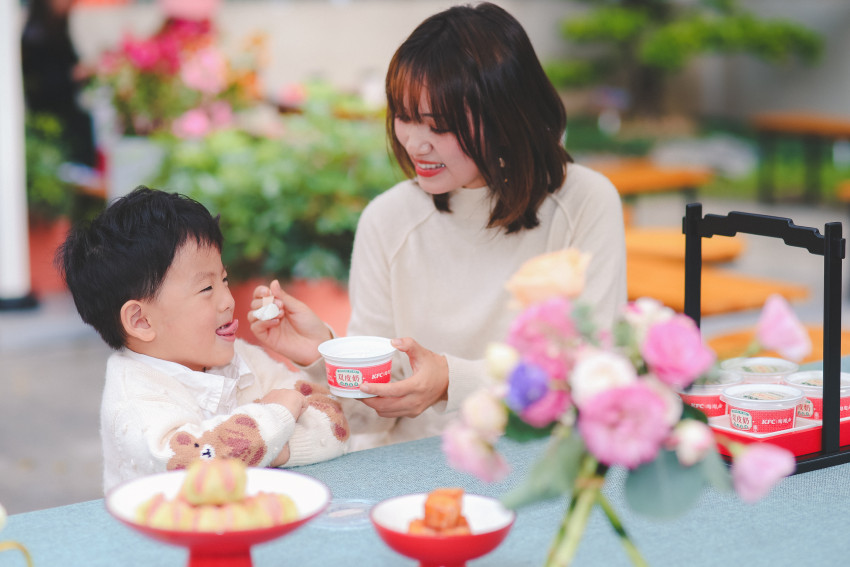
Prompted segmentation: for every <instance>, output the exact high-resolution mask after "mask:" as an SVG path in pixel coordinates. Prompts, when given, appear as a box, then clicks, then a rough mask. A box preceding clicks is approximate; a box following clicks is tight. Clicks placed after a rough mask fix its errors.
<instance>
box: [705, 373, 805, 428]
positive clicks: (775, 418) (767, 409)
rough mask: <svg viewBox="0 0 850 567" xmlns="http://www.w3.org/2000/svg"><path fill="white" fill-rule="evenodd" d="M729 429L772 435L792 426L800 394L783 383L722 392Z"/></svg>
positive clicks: (801, 398) (727, 389)
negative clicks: (726, 408) (726, 409)
mask: <svg viewBox="0 0 850 567" xmlns="http://www.w3.org/2000/svg"><path fill="white" fill-rule="evenodd" d="M721 398H722V399H723V401H725V402H726V405H727V407H728V410H729V411H728V414H729V424H730V425H731V427H732V429H737V430H738V431H747V432H750V433H773V432H774V431H782V430H784V429H791V428H792V427H794V424H795V423H796V421H795V418H796V417H797V404H799V403H800V402H801V401H802V400H803V392H802V391H800V390H799V389H798V388H792V387H791V386H786V385H784V384H738V385H737V386H730V387H728V388H726V389H725V390H723V394H722V395H721Z"/></svg>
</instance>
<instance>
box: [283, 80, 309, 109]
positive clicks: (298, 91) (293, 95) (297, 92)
mask: <svg viewBox="0 0 850 567" xmlns="http://www.w3.org/2000/svg"><path fill="white" fill-rule="evenodd" d="M305 100H307V89H306V88H304V85H302V84H299V83H293V84H289V85H284V86H283V87H281V89H280V90H279V91H278V93H277V102H278V104H280V105H281V106H283V107H285V108H298V107H299V106H301V105H302V104H304V101H305Z"/></svg>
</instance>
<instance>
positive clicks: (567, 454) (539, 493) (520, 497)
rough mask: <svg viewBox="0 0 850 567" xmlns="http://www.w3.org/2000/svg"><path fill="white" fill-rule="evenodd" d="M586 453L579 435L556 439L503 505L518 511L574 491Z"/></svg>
mask: <svg viewBox="0 0 850 567" xmlns="http://www.w3.org/2000/svg"><path fill="white" fill-rule="evenodd" d="M584 453H585V447H584V442H582V440H581V437H580V436H579V435H578V434H577V433H575V432H568V433H567V434H566V435H555V436H553V437H552V442H551V443H550V444H549V447H548V448H547V449H546V453H545V454H544V455H543V457H542V458H541V459H540V460H539V461H537V462H536V463H535V464H534V467H533V468H532V469H531V471H530V472H529V474H528V477H527V478H526V479H525V480H524V481H523V482H522V484H520V485H519V486H517V487H516V488H514V489H513V490H511V491H510V492H508V493H507V494H505V495H503V496H502V503H503V504H504V505H505V506H507V507H508V508H512V509H516V508H519V507H521V506H525V505H527V504H532V503H534V502H538V501H540V500H546V499H548V498H554V497H556V496H560V495H562V494H567V493H570V492H572V489H573V484H574V483H575V480H576V477H577V476H578V471H579V466H580V465H581V457H582V455H584Z"/></svg>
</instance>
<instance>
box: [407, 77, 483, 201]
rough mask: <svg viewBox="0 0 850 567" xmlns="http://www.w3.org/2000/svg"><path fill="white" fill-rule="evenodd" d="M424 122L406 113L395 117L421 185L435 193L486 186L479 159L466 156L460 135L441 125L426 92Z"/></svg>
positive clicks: (421, 110)
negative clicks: (444, 129)
mask: <svg viewBox="0 0 850 567" xmlns="http://www.w3.org/2000/svg"><path fill="white" fill-rule="evenodd" d="M419 114H420V116H421V117H422V122H414V121H413V120H412V119H410V118H407V117H404V116H401V117H399V116H396V117H395V120H394V126H395V136H396V138H398V141H399V142H400V143H401V144H402V145H403V146H404V149H405V150H406V151H407V155H408V156H410V160H411V161H412V162H413V165H414V167H415V168H416V175H417V178H418V181H419V186H420V187H422V189H423V190H424V191H425V192H426V193H429V194H431V195H441V194H443V193H448V192H449V191H453V190H455V189H458V188H469V189H472V188H476V187H484V185H486V182H485V181H484V178H483V177H482V176H481V172H480V171H478V167H477V166H476V165H475V162H474V161H472V158H470V157H469V156H468V155H466V154H465V153H464V152H463V150H462V149H461V147H460V144H459V143H458V140H457V136H455V135H454V134H453V133H451V132H445V131H441V130H439V129H438V128H437V122H438V121H437V120H435V117H434V116H433V115H432V114H431V110H430V106H429V104H428V100H427V98H426V97H425V95H424V93H423V96H422V98H421V99H420V101H419Z"/></svg>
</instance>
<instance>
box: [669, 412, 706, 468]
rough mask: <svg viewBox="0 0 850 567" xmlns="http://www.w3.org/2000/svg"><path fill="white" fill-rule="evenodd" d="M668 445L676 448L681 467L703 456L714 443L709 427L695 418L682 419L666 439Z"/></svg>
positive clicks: (698, 460) (699, 459)
mask: <svg viewBox="0 0 850 567" xmlns="http://www.w3.org/2000/svg"><path fill="white" fill-rule="evenodd" d="M668 441H669V443H668V445H669V447H670V448H671V449H675V450H676V457H677V458H678V459H679V463H681V464H682V466H683V467H690V466H693V465H695V464H697V463H698V462H700V461H701V460H703V458H705V456H706V454H707V453H708V451H709V449H711V447H712V446H713V445H714V433H712V431H711V428H710V427H709V426H708V425H706V424H704V423H703V422H701V421H697V420H695V419H683V420H682V421H680V422H679V424H678V425H676V427H675V428H673V433H672V434H671V435H670V439H669V440H668Z"/></svg>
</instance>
